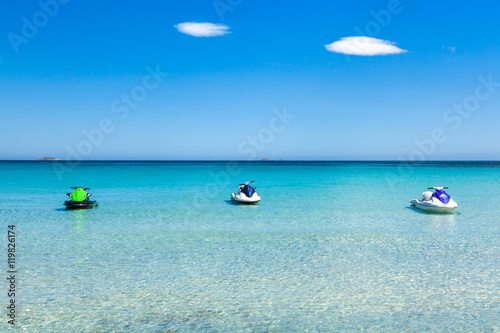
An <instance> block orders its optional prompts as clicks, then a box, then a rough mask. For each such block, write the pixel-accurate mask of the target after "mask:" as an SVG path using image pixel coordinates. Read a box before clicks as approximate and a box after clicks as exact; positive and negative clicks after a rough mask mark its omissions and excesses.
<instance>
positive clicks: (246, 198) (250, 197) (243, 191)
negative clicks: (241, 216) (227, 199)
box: [231, 180, 260, 204]
mask: <svg viewBox="0 0 500 333" xmlns="http://www.w3.org/2000/svg"><path fill="white" fill-rule="evenodd" d="M253 182H254V181H253V180H252V181H250V182H246V183H243V184H240V185H239V186H238V193H231V200H232V201H234V202H237V203H244V204H253V203H257V202H259V201H260V196H259V195H258V194H257V192H255V187H252V186H250V184H251V183H253Z"/></svg>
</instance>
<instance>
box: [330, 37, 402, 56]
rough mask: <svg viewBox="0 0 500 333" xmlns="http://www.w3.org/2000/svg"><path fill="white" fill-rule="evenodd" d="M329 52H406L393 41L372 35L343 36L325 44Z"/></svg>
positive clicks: (360, 53) (371, 53)
mask: <svg viewBox="0 0 500 333" xmlns="http://www.w3.org/2000/svg"><path fill="white" fill-rule="evenodd" d="M325 48H326V49H327V50H328V51H330V52H336V53H343V54H350V55H358V56H375V55H388V54H398V53H405V52H408V51H407V50H403V49H400V48H399V47H397V46H396V45H394V43H392V42H390V41H387V40H382V39H377V38H373V37H364V36H354V37H344V38H341V39H340V40H338V41H336V42H333V43H331V44H328V45H325Z"/></svg>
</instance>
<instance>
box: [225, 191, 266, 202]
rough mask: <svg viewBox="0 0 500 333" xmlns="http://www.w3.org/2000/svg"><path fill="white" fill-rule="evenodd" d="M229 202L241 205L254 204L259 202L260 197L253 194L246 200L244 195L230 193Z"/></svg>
mask: <svg viewBox="0 0 500 333" xmlns="http://www.w3.org/2000/svg"><path fill="white" fill-rule="evenodd" d="M231 200H232V201H233V202H236V203H241V204H256V203H258V202H259V201H260V196H259V195H257V194H256V193H255V194H254V195H252V197H251V198H248V197H247V196H246V195H244V194H241V193H240V194H236V193H231Z"/></svg>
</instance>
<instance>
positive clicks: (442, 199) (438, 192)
mask: <svg viewBox="0 0 500 333" xmlns="http://www.w3.org/2000/svg"><path fill="white" fill-rule="evenodd" d="M428 189H429V190H434V193H433V192H431V191H426V192H424V193H422V196H423V198H422V199H421V200H418V199H413V200H411V201H410V204H411V205H412V206H413V207H415V208H418V209H421V210H425V211H428V212H435V213H452V212H453V211H454V210H455V208H457V203H456V202H455V201H454V200H453V199H452V198H451V196H450V195H449V194H448V193H446V192H445V191H444V190H445V189H448V188H447V187H429V188H428Z"/></svg>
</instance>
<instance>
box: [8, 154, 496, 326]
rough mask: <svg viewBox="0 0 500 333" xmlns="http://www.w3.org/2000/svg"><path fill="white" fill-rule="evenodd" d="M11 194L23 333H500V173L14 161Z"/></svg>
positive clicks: (464, 166)
mask: <svg viewBox="0 0 500 333" xmlns="http://www.w3.org/2000/svg"><path fill="white" fill-rule="evenodd" d="M57 166H59V167H57ZM54 167H56V168H55V169H54ZM62 168H64V170H65V172H64V173H63V172H62V171H61V170H62ZM248 180H255V181H256V182H255V186H257V192H258V193H259V195H260V196H261V197H262V201H261V202H260V203H259V204H258V205H254V206H241V205H235V204H233V203H231V202H230V200H229V197H230V193H231V192H235V190H236V188H237V185H238V184H239V183H241V182H244V181H248ZM70 186H86V187H90V188H92V190H90V191H89V192H91V193H92V194H93V196H92V198H93V199H95V200H97V201H99V207H98V208H96V209H93V210H76V211H70V210H65V209H64V206H63V202H64V200H66V198H67V196H66V193H67V192H70V191H71V189H69V187H70ZM429 186H448V187H449V188H450V189H449V190H447V192H448V193H449V194H450V195H451V196H452V197H453V198H454V200H455V201H456V202H457V203H458V213H457V214H445V215H442V214H441V215H440V214H426V213H422V212H420V211H417V210H415V209H413V208H410V205H409V201H410V200H411V199H413V198H421V193H422V192H423V191H424V190H425V189H426V188H427V187H429ZM0 191H1V192H0V214H1V215H0V216H1V221H2V224H1V228H3V231H2V232H3V233H4V238H3V239H4V241H3V245H2V248H4V250H3V253H4V255H3V256H4V259H3V260H2V262H3V263H4V264H2V267H4V268H3V271H4V274H2V275H5V276H7V270H8V267H7V251H6V250H7V229H8V225H15V232H16V269H17V273H16V296H15V301H16V306H17V307H16V328H17V329H21V330H23V331H26V332H177V331H179V332H192V331H199V332H239V331H243V332H293V331H300V332H306V331H308V332H334V331H337V332H355V331H374V332H379V331H397V332H423V331H429V332H431V331H432V332H450V331H459V332H500V232H499V225H500V223H499V221H500V205H499V202H500V163H498V162H428V163H421V164H413V165H409V166H404V165H401V164H400V163H398V162H237V163H234V164H230V163H229V162H82V163H80V164H78V165H76V166H68V164H67V162H57V163H55V162H6V161H4V162H0ZM3 281H4V282H3V283H1V284H0V288H1V289H0V293H1V294H2V295H3V297H2V298H1V299H2V300H3V305H2V308H3V309H4V310H3V311H2V313H3V315H2V317H1V318H2V319H1V321H2V322H1V323H0V328H1V330H2V331H5V330H6V329H7V328H11V326H12V325H9V324H8V323H7V321H8V320H9V318H8V316H7V313H8V309H6V307H7V306H8V304H9V303H8V302H9V300H10V298H9V297H7V291H8V289H9V284H8V283H9V282H8V281H7V280H6V279H5V278H3Z"/></svg>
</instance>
